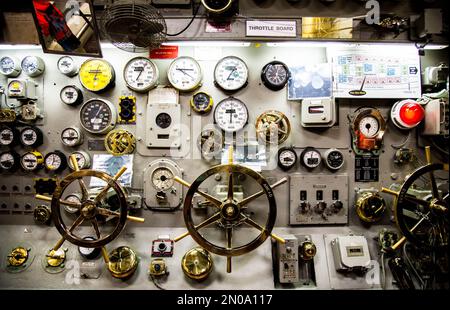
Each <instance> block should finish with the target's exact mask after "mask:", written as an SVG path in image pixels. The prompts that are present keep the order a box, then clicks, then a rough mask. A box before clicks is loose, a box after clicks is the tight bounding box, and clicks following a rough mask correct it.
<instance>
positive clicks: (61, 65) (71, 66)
mask: <svg viewBox="0 0 450 310" xmlns="http://www.w3.org/2000/svg"><path fill="white" fill-rule="evenodd" d="M58 70H59V71H60V72H61V73H62V74H64V75H67V76H75V75H77V74H78V66H77V64H76V63H75V60H73V58H72V57H70V56H63V57H61V58H60V59H58Z"/></svg>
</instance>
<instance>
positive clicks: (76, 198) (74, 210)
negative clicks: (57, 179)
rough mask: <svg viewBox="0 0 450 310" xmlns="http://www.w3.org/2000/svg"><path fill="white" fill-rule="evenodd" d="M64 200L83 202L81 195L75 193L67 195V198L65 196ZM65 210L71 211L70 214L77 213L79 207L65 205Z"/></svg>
mask: <svg viewBox="0 0 450 310" xmlns="http://www.w3.org/2000/svg"><path fill="white" fill-rule="evenodd" d="M64 200H66V201H70V202H75V203H81V199H80V197H79V196H78V195H75V194H70V195H67V196H66V198H64ZM64 210H66V212H67V213H70V214H75V213H77V212H78V208H76V207H71V206H67V205H64Z"/></svg>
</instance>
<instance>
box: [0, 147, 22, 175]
mask: <svg viewBox="0 0 450 310" xmlns="http://www.w3.org/2000/svg"><path fill="white" fill-rule="evenodd" d="M19 162H20V156H19V154H17V153H16V152H14V151H6V152H3V153H1V154H0V169H2V170H4V171H10V172H11V171H14V170H16V169H17V168H18V167H19Z"/></svg>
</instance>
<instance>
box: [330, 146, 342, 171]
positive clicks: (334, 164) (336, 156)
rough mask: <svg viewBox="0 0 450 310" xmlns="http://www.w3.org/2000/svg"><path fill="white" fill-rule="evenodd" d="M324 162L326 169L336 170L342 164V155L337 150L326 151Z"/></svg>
mask: <svg viewBox="0 0 450 310" xmlns="http://www.w3.org/2000/svg"><path fill="white" fill-rule="evenodd" d="M325 160H326V165H327V167H328V168H330V169H333V170H337V169H339V168H341V167H342V165H343V164H344V155H343V154H342V152H341V151H339V150H336V149H331V150H329V151H327V153H326V158H325Z"/></svg>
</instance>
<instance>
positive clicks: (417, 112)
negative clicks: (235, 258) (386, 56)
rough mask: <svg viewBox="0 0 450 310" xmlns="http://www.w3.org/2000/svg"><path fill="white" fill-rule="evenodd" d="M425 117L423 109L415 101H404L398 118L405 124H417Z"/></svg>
mask: <svg viewBox="0 0 450 310" xmlns="http://www.w3.org/2000/svg"><path fill="white" fill-rule="evenodd" d="M424 117H425V110H424V109H423V108H422V106H421V105H420V104H418V103H417V102H408V103H405V104H404V105H403V106H402V107H401V108H400V119H401V120H402V122H403V123H405V125H407V126H416V125H418V124H419V123H420V122H421V121H422V120H423V118H424Z"/></svg>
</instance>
